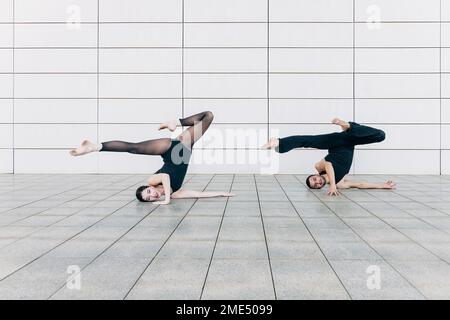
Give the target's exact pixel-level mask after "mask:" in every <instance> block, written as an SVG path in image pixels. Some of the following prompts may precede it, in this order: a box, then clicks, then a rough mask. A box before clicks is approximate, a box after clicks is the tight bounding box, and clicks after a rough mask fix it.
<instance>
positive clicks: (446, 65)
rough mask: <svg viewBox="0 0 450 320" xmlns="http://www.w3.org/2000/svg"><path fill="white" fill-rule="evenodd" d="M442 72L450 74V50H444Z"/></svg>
mask: <svg viewBox="0 0 450 320" xmlns="http://www.w3.org/2000/svg"><path fill="white" fill-rule="evenodd" d="M442 71H443V72H450V48H443V49H442Z"/></svg>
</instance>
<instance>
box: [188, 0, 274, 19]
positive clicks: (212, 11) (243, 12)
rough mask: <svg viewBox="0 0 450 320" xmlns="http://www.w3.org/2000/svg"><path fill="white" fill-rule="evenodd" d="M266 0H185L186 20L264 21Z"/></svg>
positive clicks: (265, 17)
mask: <svg viewBox="0 0 450 320" xmlns="http://www.w3.org/2000/svg"><path fill="white" fill-rule="evenodd" d="M267 1H268V0H185V3H184V6H185V19H186V22H213V21H218V22H221V21H233V22H255V21H256V22H265V21H267Z"/></svg>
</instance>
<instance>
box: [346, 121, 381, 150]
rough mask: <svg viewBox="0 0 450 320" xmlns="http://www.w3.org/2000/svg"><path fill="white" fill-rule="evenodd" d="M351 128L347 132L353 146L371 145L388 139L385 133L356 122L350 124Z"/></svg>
mask: <svg viewBox="0 0 450 320" xmlns="http://www.w3.org/2000/svg"><path fill="white" fill-rule="evenodd" d="M349 124H350V128H349V129H348V130H347V131H346V132H345V133H346V134H347V135H348V139H349V142H350V143H351V144H353V145H362V144H371V143H377V142H382V141H383V140H384V139H385V138H386V134H385V133H384V131H382V130H380V129H376V128H372V127H368V126H363V125H360V124H358V123H356V122H349Z"/></svg>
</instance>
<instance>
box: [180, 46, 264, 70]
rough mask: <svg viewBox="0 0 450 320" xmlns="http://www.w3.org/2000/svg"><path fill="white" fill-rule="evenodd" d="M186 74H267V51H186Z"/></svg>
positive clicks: (229, 49) (228, 49)
mask: <svg viewBox="0 0 450 320" xmlns="http://www.w3.org/2000/svg"><path fill="white" fill-rule="evenodd" d="M184 70H185V72H267V49H232V48H227V49H198V48H197V49H193V48H191V49H185V51H184Z"/></svg>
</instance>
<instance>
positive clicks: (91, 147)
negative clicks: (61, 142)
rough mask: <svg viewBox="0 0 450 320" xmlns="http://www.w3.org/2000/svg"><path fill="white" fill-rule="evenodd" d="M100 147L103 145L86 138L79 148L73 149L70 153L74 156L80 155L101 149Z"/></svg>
mask: <svg viewBox="0 0 450 320" xmlns="http://www.w3.org/2000/svg"><path fill="white" fill-rule="evenodd" d="M100 149H101V145H97V144H94V143H92V142H90V141H89V140H84V141H83V142H82V143H81V146H80V147H79V148H76V149H72V150H70V152H69V153H70V155H72V156H74V157H78V156H82V155H85V154H88V153H91V152H95V151H100Z"/></svg>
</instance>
